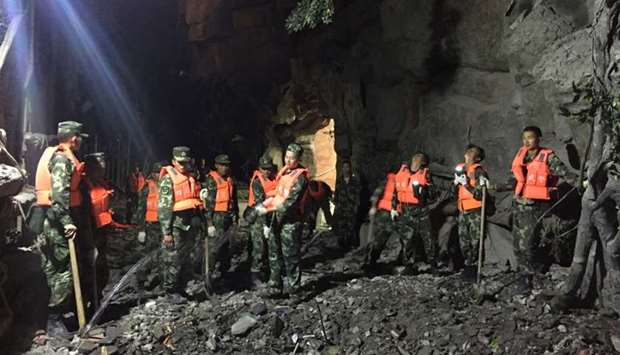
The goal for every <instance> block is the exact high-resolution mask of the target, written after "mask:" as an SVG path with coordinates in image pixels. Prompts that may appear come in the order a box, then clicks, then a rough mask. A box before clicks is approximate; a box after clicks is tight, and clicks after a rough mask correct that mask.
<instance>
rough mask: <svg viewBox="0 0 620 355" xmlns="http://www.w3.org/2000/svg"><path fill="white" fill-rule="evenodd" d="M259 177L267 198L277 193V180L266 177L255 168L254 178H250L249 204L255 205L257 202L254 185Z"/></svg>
mask: <svg viewBox="0 0 620 355" xmlns="http://www.w3.org/2000/svg"><path fill="white" fill-rule="evenodd" d="M256 179H258V180H259V181H260V185H261V186H262V187H263V192H264V193H265V198H267V197H273V196H275V193H276V180H275V179H265V178H264V177H263V174H261V173H260V171H258V170H255V171H254V174H253V175H252V180H250V191H249V193H250V195H249V197H248V206H250V207H253V206H254V205H255V204H256V198H255V197H254V189H253V188H252V186H253V185H254V181H255V180H256Z"/></svg>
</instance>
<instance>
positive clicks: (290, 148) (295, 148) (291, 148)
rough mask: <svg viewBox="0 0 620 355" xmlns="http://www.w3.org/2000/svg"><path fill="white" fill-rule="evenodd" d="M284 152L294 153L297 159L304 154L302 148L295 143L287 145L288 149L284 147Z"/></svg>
mask: <svg viewBox="0 0 620 355" xmlns="http://www.w3.org/2000/svg"><path fill="white" fill-rule="evenodd" d="M286 151H287V152H293V153H295V154H296V155H297V156H298V157H301V155H302V154H303V152H304V148H302V147H301V146H300V145H299V144H297V143H291V144H289V145H288V147H286Z"/></svg>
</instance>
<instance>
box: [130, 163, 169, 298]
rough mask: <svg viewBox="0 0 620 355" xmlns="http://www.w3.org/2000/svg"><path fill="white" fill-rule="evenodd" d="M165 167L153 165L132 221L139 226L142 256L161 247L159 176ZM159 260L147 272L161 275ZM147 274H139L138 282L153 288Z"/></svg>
mask: <svg viewBox="0 0 620 355" xmlns="http://www.w3.org/2000/svg"><path fill="white" fill-rule="evenodd" d="M165 165H166V162H156V163H154V164H153V167H152V169H151V174H150V175H149V176H148V178H147V179H146V185H145V186H144V189H142V191H141V192H140V196H139V198H138V206H137V209H136V213H135V215H134V219H133V221H132V223H133V224H135V225H137V226H138V230H139V232H138V242H139V243H140V245H141V246H142V255H147V254H150V253H153V252H154V251H155V250H157V249H159V248H160V247H161V242H162V234H161V225H160V224H159V220H158V218H157V209H158V206H157V204H158V200H159V174H160V172H161V169H162V168H163V167H164V166H165ZM159 259H160V258H159V255H155V256H154V257H153V259H152V261H151V263H150V265H151V266H150V267H148V266H147V267H145V270H153V271H154V272H155V275H159V274H160V272H161V270H160V263H159ZM147 274H148V273H138V275H137V279H138V282H139V283H140V284H142V285H143V286H145V287H146V286H152V284H151V285H146V282H147V276H148V275H147ZM155 275H151V276H155Z"/></svg>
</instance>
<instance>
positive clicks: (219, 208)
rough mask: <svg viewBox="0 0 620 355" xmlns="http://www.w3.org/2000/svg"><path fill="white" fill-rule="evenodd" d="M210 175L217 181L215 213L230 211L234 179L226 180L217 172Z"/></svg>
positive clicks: (228, 178)
mask: <svg viewBox="0 0 620 355" xmlns="http://www.w3.org/2000/svg"><path fill="white" fill-rule="evenodd" d="M209 175H210V176H211V177H212V178H213V180H214V181H215V185H216V189H217V193H216V195H215V206H213V211H215V212H228V211H230V204H231V201H232V194H233V181H232V178H230V177H227V178H226V179H224V178H223V177H222V176H221V175H220V174H218V173H217V171H212V172H210V173H209Z"/></svg>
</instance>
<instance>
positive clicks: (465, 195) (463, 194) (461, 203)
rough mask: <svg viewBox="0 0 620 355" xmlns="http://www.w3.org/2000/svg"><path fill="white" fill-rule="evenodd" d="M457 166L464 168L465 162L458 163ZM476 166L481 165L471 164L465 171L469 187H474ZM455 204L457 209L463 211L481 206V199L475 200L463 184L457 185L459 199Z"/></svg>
mask: <svg viewBox="0 0 620 355" xmlns="http://www.w3.org/2000/svg"><path fill="white" fill-rule="evenodd" d="M458 166H459V167H461V168H463V169H465V164H459V165H458ZM478 167H481V165H480V164H472V165H470V166H469V167H468V168H467V170H466V172H465V173H466V174H467V180H468V184H469V186H471V187H476V169H477V168H478ZM457 205H458V208H459V211H461V212H463V211H469V210H473V209H476V208H480V207H482V201H478V200H476V199H475V198H474V195H473V194H472V193H471V192H469V190H467V188H466V187H465V186H463V185H459V199H458V203H457Z"/></svg>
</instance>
